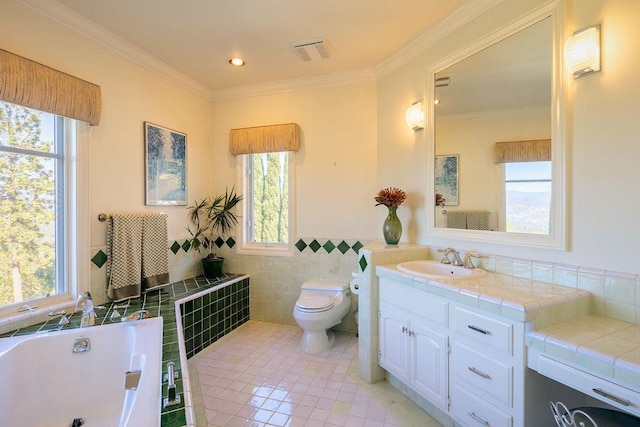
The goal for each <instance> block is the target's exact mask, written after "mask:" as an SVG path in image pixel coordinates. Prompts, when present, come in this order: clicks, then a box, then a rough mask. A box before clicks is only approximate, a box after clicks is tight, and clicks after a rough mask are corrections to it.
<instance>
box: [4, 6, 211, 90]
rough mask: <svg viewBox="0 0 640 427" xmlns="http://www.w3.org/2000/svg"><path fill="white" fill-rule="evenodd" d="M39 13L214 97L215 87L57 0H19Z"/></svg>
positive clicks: (151, 69) (178, 82)
mask: <svg viewBox="0 0 640 427" xmlns="http://www.w3.org/2000/svg"><path fill="white" fill-rule="evenodd" d="M16 1H17V2H18V3H20V4H22V5H24V6H26V7H28V8H29V9H31V10H33V11H35V12H36V13H38V14H40V15H42V16H44V17H46V18H49V19H52V20H54V21H56V22H58V23H59V24H62V25H64V26H65V27H67V28H69V29H70V30H72V31H74V32H76V33H78V34H80V35H82V36H84V37H86V38H88V39H90V40H92V41H94V42H96V43H99V44H101V45H102V46H104V47H106V48H108V49H110V50H112V51H113V52H115V53H117V54H119V55H121V56H123V57H125V58H126V59H128V60H130V61H132V62H134V63H136V64H138V65H140V66H142V67H144V68H146V69H148V70H150V71H152V72H154V73H156V74H158V75H160V76H162V77H164V78H166V79H167V80H170V81H172V82H174V83H176V84H177V85H179V86H181V87H183V88H185V89H187V90H190V91H191V92H193V93H195V94H196V95H199V96H201V97H203V98H205V99H207V100H211V89H209V88H208V87H207V86H205V85H203V84H202V83H200V82H198V81H196V80H194V79H192V78H191V77H189V76H187V75H186V74H184V73H182V72H180V71H178V70H176V69H175V68H173V67H170V66H168V65H167V64H165V63H164V62H162V61H160V60H159V59H157V58H156V57H154V56H152V55H150V54H148V53H147V52H145V51H143V50H142V49H140V48H138V47H136V46H134V45H132V44H131V43H129V42H127V41H126V40H124V39H123V38H121V37H119V36H117V35H115V34H113V33H111V32H110V31H107V30H106V29H104V28H103V27H101V26H99V25H97V24H96V23H94V22H93V21H90V20H89V19H87V18H85V17H83V16H82V15H79V14H77V13H76V12H74V11H72V10H71V9H69V8H67V7H66V6H64V5H62V4H60V3H58V2H57V1H50V0H16Z"/></svg>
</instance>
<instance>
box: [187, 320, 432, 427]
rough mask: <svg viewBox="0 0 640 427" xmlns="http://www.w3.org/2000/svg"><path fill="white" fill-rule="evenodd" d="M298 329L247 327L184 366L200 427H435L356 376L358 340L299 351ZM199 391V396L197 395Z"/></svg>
mask: <svg viewBox="0 0 640 427" xmlns="http://www.w3.org/2000/svg"><path fill="white" fill-rule="evenodd" d="M301 338H302V330H301V329H300V328H299V327H297V326H293V325H284V324H276V323H268V322H260V321H256V320H250V321H249V322H247V323H245V324H244V325H242V326H240V327H238V328H237V329H236V330H234V331H233V332H231V333H230V334H229V335H226V336H225V337H223V338H221V339H220V340H218V341H217V342H215V343H213V344H212V345H211V346H209V347H208V348H206V349H204V350H203V351H201V352H200V353H198V354H197V355H196V356H194V357H193V358H191V359H189V370H190V378H191V389H192V393H193V401H194V406H195V410H196V421H197V425H198V426H200V427H214V426H229V427H230V426H377V427H390V426H423V427H437V426H440V424H438V423H437V422H436V421H435V420H434V419H433V418H431V417H430V416H429V415H427V414H426V413H425V412H423V411H422V410H421V409H420V408H418V407H417V406H416V405H415V404H414V403H413V402H411V401H410V400H409V399H408V398H407V397H405V396H404V395H402V394H401V393H400V392H399V391H397V390H396V389H395V388H393V387H392V386H391V385H390V384H389V383H387V382H386V381H383V382H380V383H377V384H367V383H366V382H365V381H363V380H361V379H360V378H359V377H358V340H357V338H356V337H354V336H352V335H345V334H339V333H338V334H336V341H335V344H334V346H333V347H332V349H331V350H329V351H326V352H324V353H320V354H315V355H314V354H306V353H304V352H303V351H302V350H300V339H301ZM198 392H200V393H198Z"/></svg>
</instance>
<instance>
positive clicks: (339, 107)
mask: <svg viewBox="0 0 640 427" xmlns="http://www.w3.org/2000/svg"><path fill="white" fill-rule="evenodd" d="M212 117H213V145H214V147H213V154H214V158H215V159H219V160H217V161H216V164H215V171H214V174H215V186H216V187H218V188H216V189H217V190H218V191H220V189H224V186H225V185H232V184H233V183H234V182H235V181H234V180H235V167H236V163H235V162H236V160H235V158H234V157H233V156H231V155H230V154H229V130H230V129H234V128H242V127H251V126H263V125H271V124H279V123H292V122H293V123H298V125H300V128H301V131H302V137H301V138H302V141H301V146H300V151H299V152H298V153H297V154H296V171H295V180H296V223H297V225H296V230H295V233H294V234H295V235H297V236H315V237H333V238H336V237H340V238H346V239H353V238H356V239H365V238H371V237H372V230H373V228H374V223H375V215H374V214H373V212H374V211H375V208H374V205H375V202H374V201H373V197H374V196H375V194H376V193H377V188H376V185H375V183H376V162H377V159H378V156H377V149H376V148H377V145H376V128H375V123H376V120H377V113H376V88H375V82H373V81H369V82H360V83H350V84H344V85H338V86H330V87H322V88H315V89H307V90H299V91H294V92H287V93H280V94H274V95H264V96H255V97H249V98H241V99H233V100H220V101H215V102H214V103H213V112H212ZM238 186H239V183H238Z"/></svg>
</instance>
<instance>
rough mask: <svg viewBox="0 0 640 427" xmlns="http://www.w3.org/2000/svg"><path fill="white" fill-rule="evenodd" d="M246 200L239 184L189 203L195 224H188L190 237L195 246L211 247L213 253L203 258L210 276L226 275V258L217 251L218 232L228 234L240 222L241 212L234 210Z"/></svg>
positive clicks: (194, 248)
mask: <svg viewBox="0 0 640 427" xmlns="http://www.w3.org/2000/svg"><path fill="white" fill-rule="evenodd" d="M240 201H242V196H241V195H238V194H237V193H236V191H235V187H232V188H231V190H229V189H225V192H224V194H223V195H218V196H216V197H205V198H204V199H202V200H200V201H196V202H195V203H194V205H193V206H189V207H188V209H189V219H190V220H191V222H192V226H189V227H187V231H188V232H189V234H190V235H191V239H190V240H189V241H190V243H191V247H190V248H191V250H193V251H195V252H198V253H199V252H200V251H201V250H202V248H203V247H208V249H209V253H208V254H207V256H206V257H204V258H202V269H203V270H204V276H205V277H207V278H217V277H220V276H221V275H222V263H223V261H224V258H222V257H219V256H218V255H217V254H216V253H215V252H214V243H213V241H214V236H215V235H216V234H218V235H226V234H228V233H229V232H231V231H232V230H233V229H234V227H235V226H236V225H237V224H238V216H237V215H236V214H235V213H234V212H233V209H234V208H235V206H236V205H237V204H238V203H240Z"/></svg>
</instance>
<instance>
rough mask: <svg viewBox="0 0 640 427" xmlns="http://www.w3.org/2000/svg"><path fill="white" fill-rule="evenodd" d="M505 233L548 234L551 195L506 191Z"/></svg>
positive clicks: (547, 193) (546, 193)
mask: <svg viewBox="0 0 640 427" xmlns="http://www.w3.org/2000/svg"><path fill="white" fill-rule="evenodd" d="M506 196H507V202H508V203H507V206H509V208H508V209H507V213H506V219H507V231H512V232H518V233H534V234H549V218H550V213H551V193H549V192H540V193H529V192H523V191H507V194H506Z"/></svg>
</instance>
